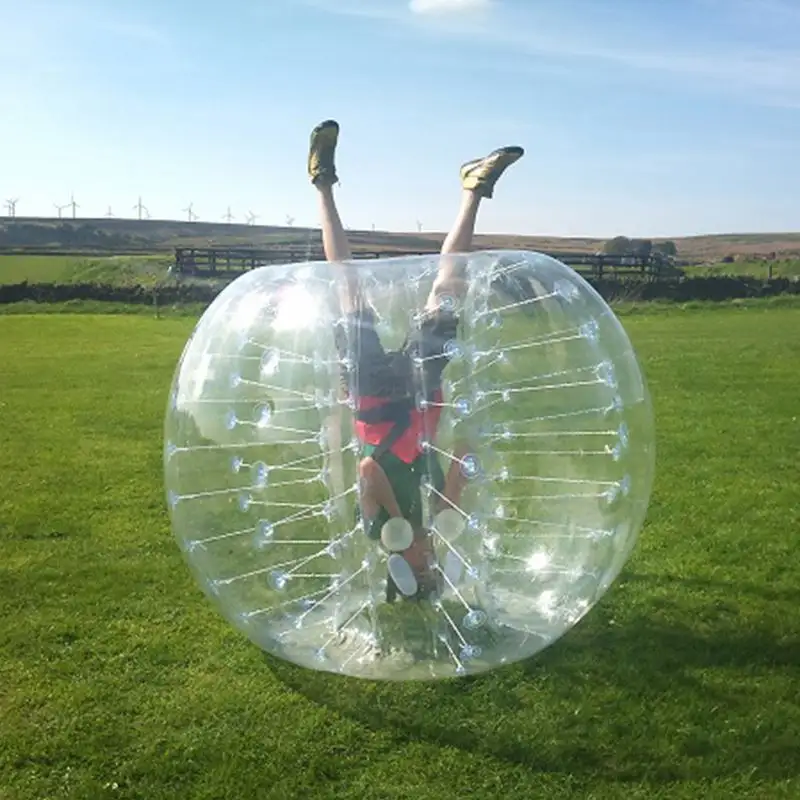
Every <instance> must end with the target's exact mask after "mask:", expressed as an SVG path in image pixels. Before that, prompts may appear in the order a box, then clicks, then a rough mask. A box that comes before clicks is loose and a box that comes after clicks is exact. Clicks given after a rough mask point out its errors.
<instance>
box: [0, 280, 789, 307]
mask: <svg viewBox="0 0 800 800" xmlns="http://www.w3.org/2000/svg"><path fill="white" fill-rule="evenodd" d="M587 280H588V282H589V284H590V285H592V286H593V287H594V289H595V290H596V291H597V292H598V293H599V294H600V295H601V296H602V297H603V298H604V299H605V300H608V301H617V302H619V301H623V302H625V301H629V302H637V301H649V300H666V301H675V302H682V303H684V302H689V301H724V300H736V299H746V298H756V297H774V296H776V295H782V294H788V295H800V279H797V278H773V279H771V280H762V279H759V278H750V277H734V276H701V277H680V278H675V279H663V280H643V279H635V278H627V279H625V278H602V279H597V278H591V277H590V278H588V279H587ZM225 285H227V284H226V283H223V282H219V283H216V284H212V283H196V282H180V281H176V282H175V283H172V284H162V285H156V286H144V285H141V284H133V285H114V284H106V283H26V282H25V283H13V284H6V285H0V305H8V304H11V303H21V302H26V301H27V302H31V301H32V302H35V303H63V302H69V301H75V300H91V301H102V302H111V303H125V304H142V305H159V304H164V305H176V304H184V303H190V304H197V303H205V304H208V303H211V302H212V301H213V300H214V298H215V297H216V296H217V295H218V294H219V293H220V292H221V291H222V290H223V288H224V287H225Z"/></svg>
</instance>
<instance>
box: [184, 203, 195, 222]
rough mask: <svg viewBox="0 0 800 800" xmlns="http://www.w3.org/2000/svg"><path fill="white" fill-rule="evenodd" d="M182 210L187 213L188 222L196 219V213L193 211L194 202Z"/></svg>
mask: <svg viewBox="0 0 800 800" xmlns="http://www.w3.org/2000/svg"><path fill="white" fill-rule="evenodd" d="M183 210H184V211H185V212H186V213H187V215H188V217H189V222H194V221H195V220H196V219H197V214H195V213H194V203H189V205H188V206H186V208H184V209H183Z"/></svg>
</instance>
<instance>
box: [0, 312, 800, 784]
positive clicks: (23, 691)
mask: <svg viewBox="0 0 800 800" xmlns="http://www.w3.org/2000/svg"><path fill="white" fill-rule="evenodd" d="M25 308H27V307H25ZM16 310H17V311H21V310H24V308H18V309H16ZM624 321H625V325H626V327H627V329H628V331H629V333H630V335H631V337H632V339H633V341H634V344H635V345H636V347H637V349H638V351H639V354H640V356H641V359H642V362H643V366H644V369H645V372H646V374H647V377H648V380H649V384H650V389H651V392H652V394H653V398H654V405H655V411H656V415H657V426H658V474H657V480H656V487H655V495H654V498H653V502H652V506H651V512H650V515H649V519H648V523H647V525H646V528H645V531H644V532H643V535H642V539H641V541H640V544H639V546H638V549H637V550H636V551H635V554H634V556H633V557H632V559H631V561H630V562H629V564H628V566H627V568H626V570H625V572H624V574H623V577H622V579H621V580H620V581H619V582H618V583H617V584H616V585H615V586H614V587H612V589H611V591H610V592H609V594H608V595H607V596H606V597H605V598H604V600H603V601H602V602H601V603H600V605H599V606H598V607H597V608H596V609H595V610H594V611H593V612H592V613H591V614H590V615H589V616H588V617H587V618H586V619H585V620H584V621H582V622H581V623H580V624H579V626H578V627H577V628H576V629H575V630H573V631H572V632H571V633H570V634H568V635H567V636H566V637H565V638H564V639H562V640H561V641H560V642H559V643H557V644H556V645H555V646H553V647H552V648H551V649H550V650H548V651H546V652H545V653H544V654H543V655H541V656H540V657H538V658H536V659H535V660H532V661H530V662H528V663H523V664H519V665H516V666H513V667H509V668H504V669H502V670H499V671H497V672H494V673H491V674H489V675H487V676H485V677H480V678H475V679H469V680H464V681H461V682H455V681H454V682H445V683H439V684H430V685H416V684H414V685H395V684H374V683H366V682H358V681H355V680H348V679H340V678H336V677H334V676H329V675H322V674H316V673H310V672H307V671H303V670H301V669H299V668H295V667H292V666H290V665H288V664H285V663H281V662H277V661H275V660H274V659H271V658H267V657H265V656H263V655H262V654H261V653H260V652H259V651H257V650H256V649H255V648H254V647H253V646H251V645H250V644H248V643H247V642H246V641H244V640H243V639H242V638H241V637H240V636H239V635H238V634H236V633H234V632H233V631H232V630H231V629H229V628H228V627H227V626H226V625H225V624H224V623H223V622H222V621H221V619H219V618H218V617H217V616H216V614H215V612H214V611H213V610H212V608H211V607H210V606H209V605H208V604H207V603H206V601H205V600H204V599H203V598H202V596H201V595H200V593H199V591H198V590H197V589H196V587H195V586H194V584H193V582H192V581H191V579H190V576H189V574H188V570H187V569H186V568H185V567H184V564H183V562H182V559H181V556H180V553H179V552H178V549H177V547H176V546H175V544H174V543H173V540H172V539H171V535H170V532H169V530H168V525H167V518H166V512H165V510H164V507H163V497H162V489H161V421H162V415H163V411H164V407H165V402H166V393H167V390H168V386H169V381H170V377H171V372H172V369H173V366H174V364H175V362H176V360H177V358H178V357H179V355H180V352H181V349H182V347H183V344H184V341H185V339H186V336H187V335H188V333H189V332H190V330H191V327H192V325H193V319H192V318H191V317H186V316H173V317H167V318H164V319H160V320H156V319H153V318H152V317H148V316H146V315H144V314H139V315H116V316H112V315H100V314H86V313H85V314H81V315H52V314H50V315H44V314H41V315H36V314H31V315H28V314H24V313H23V314H21V313H10V314H3V315H0V360H1V361H2V364H3V368H2V371H0V413H1V414H2V419H3V425H2V428H0V525H1V526H2V528H1V529H0V548H2V549H1V550H0V613H1V614H2V619H3V625H2V629H0V798H2V800H28V799H29V798H30V800H34V799H36V800H40V799H41V798H87V799H91V800H94V798H106V797H107V798H112V797H113V798H143V799H146V800H159V799H160V798H208V799H209V800H211V799H212V798H213V799H214V800H218V799H219V798H237V799H238V798H247V799H248V800H249V798H274V799H275V800H291V799H293V798H298V800H299V799H300V798H303V799H305V798H311V799H312V800H313V799H315V798H321V799H325V798H343V799H344V800H347V798H358V799H359V800H371V799H372V798H374V799H375V800H378V798H381V799H383V798H413V800H441V799H442V798H452V797H464V798H491V799H494V798H510V799H512V800H517V799H519V800H523V799H524V800H529V798H539V797H542V798H554V799H555V798H573V797H574V798H592V799H593V800H605V799H606V798H670V800H672V799H673V798H679V799H680V798H687V799H689V798H691V800H696V799H697V798H714V800H716V798H737V799H738V798H759V799H761V798H763V799H764V800H773V799H774V798H797V797H800V610H799V609H800V560H798V558H797V545H796V542H797V532H798V530H800V467H798V460H797V454H798V452H800V401H799V399H798V398H799V395H798V374H799V370H800V306H798V305H797V304H790V303H788V302H787V303H786V304H780V303H758V302H749V303H747V304H726V305H724V306H723V305H717V306H715V310H714V311H713V312H712V311H708V310H706V309H704V308H687V307H683V308H680V307H676V306H664V305H661V306H654V307H636V308H635V309H628V313H626V314H625V316H624Z"/></svg>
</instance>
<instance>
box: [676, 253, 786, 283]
mask: <svg viewBox="0 0 800 800" xmlns="http://www.w3.org/2000/svg"><path fill="white" fill-rule="evenodd" d="M770 267H771V268H772V273H771V274H772V277H773V278H795V277H798V276H800V259H797V258H784V259H779V260H776V261H772V262H770V261H764V260H747V259H744V260H741V261H735V262H734V263H732V264H724V263H722V262H719V263H716V264H707V265H698V266H692V267H686V269H685V272H686V274H687V275H691V276H694V275H697V276H701V277H710V276H713V275H738V276H751V277H755V278H764V279H765V280H766V279H767V278H768V277H769V276H770Z"/></svg>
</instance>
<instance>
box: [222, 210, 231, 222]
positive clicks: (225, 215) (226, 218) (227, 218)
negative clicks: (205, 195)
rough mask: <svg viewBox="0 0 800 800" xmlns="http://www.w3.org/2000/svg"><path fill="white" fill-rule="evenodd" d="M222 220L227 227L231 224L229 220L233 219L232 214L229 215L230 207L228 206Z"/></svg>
mask: <svg viewBox="0 0 800 800" xmlns="http://www.w3.org/2000/svg"><path fill="white" fill-rule="evenodd" d="M222 219H224V220H225V222H227V223H228V225H230V224H231V220H232V219H233V214H231V207H230V206H228V210H227V211H226V212H225V213H224V214H223V215H222Z"/></svg>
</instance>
